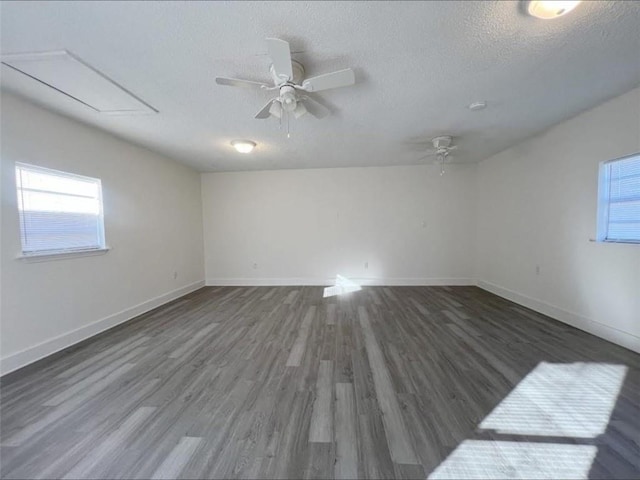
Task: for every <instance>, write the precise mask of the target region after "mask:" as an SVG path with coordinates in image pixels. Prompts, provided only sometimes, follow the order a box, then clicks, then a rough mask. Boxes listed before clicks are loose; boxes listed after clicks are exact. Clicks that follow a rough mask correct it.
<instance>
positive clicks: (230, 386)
mask: <svg viewBox="0 0 640 480" xmlns="http://www.w3.org/2000/svg"><path fill="white" fill-rule="evenodd" d="M0 398H1V402H2V403H1V406H2V410H1V419H0V420H1V424H0V427H1V431H0V439H1V443H0V461H1V462H0V474H1V476H2V478H29V479H31V478H423V479H424V478H434V479H436V478H451V479H452V478H516V477H518V478H640V453H639V452H640V355H638V354H635V353H633V352H630V351H628V350H625V349H623V348H621V347H618V346H615V345H613V344H610V343H608V342H606V341H604V340H601V339H598V338H596V337H594V336H591V335H589V334H587V333H584V332H582V331H579V330H576V329H574V328H572V327H569V326H567V325H564V324H562V323H559V322H556V321H554V320H551V319H549V318H547V317H544V316H543V315H540V314H537V313H535V312H533V311H530V310H527V309H525V308H523V307H520V306H518V305H516V304H513V303H511V302H508V301H506V300H504V299H501V298H499V297H496V296H494V295H492V294H490V293H487V292H485V291H483V290H480V289H478V288H475V287H364V288H363V289H362V290H361V291H358V292H353V293H349V294H345V295H340V296H333V297H328V298H323V288H322V287H207V288H203V289H201V290H198V291H197V292H194V293H192V294H190V295H188V296H186V297H183V298H181V299H179V300H176V301H174V302H172V303H170V304H167V305H165V306H163V307H160V308H158V309H156V310H153V311H151V312H149V313H147V314H145V315H142V316H140V317H139V318H137V319H136V320H134V321H131V322H128V323H126V324H124V325H121V326H119V327H116V328H114V329H112V330H110V331H108V332H105V333H103V334H101V335H99V336H97V337H95V338H93V339H90V340H89V341H86V342H83V343H82V344H80V345H78V346H76V347H73V348H71V349H68V350H67V351H66V352H62V353H61V354H56V355H54V356H52V357H50V358H48V359H45V360H44V361H41V362H38V363H37V364H35V365H32V366H30V367H27V368H26V369H23V370H22V371H19V372H16V373H14V374H10V375H8V376H5V377H4V378H3V379H2V388H1V396H0Z"/></svg>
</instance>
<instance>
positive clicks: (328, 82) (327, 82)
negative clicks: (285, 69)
mask: <svg viewBox="0 0 640 480" xmlns="http://www.w3.org/2000/svg"><path fill="white" fill-rule="evenodd" d="M354 83H356V76H355V74H354V73H353V70H351V69H350V68H345V69H344V70H338V71H337V72H331V73H325V74H323V75H318V76H317V77H311V78H307V79H306V80H305V81H304V82H302V86H301V89H302V90H305V91H307V92H321V91H322V90H329V89H330V88H340V87H348V86H349V85H353V84H354Z"/></svg>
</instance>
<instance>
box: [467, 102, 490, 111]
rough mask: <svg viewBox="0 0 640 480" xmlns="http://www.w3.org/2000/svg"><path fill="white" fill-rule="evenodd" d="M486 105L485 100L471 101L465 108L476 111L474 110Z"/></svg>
mask: <svg viewBox="0 0 640 480" xmlns="http://www.w3.org/2000/svg"><path fill="white" fill-rule="evenodd" d="M486 106H487V102H484V101H482V102H473V103H471V104H469V106H468V107H467V108H468V109H469V110H473V111H476V110H482V109H483V108H486Z"/></svg>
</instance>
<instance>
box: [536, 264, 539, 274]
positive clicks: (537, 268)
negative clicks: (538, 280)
mask: <svg viewBox="0 0 640 480" xmlns="http://www.w3.org/2000/svg"><path fill="white" fill-rule="evenodd" d="M536 275H540V265H536Z"/></svg>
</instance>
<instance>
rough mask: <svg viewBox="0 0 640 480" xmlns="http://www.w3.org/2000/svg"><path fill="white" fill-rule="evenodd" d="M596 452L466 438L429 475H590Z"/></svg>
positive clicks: (583, 447) (556, 445) (558, 445)
mask: <svg viewBox="0 0 640 480" xmlns="http://www.w3.org/2000/svg"><path fill="white" fill-rule="evenodd" d="M596 453H597V448H596V447H594V446H592V445H567V444H562V443H537V442H491V441H484V440H465V441H464V442H462V443H461V444H460V445H459V446H458V447H457V448H456V449H455V450H454V451H453V452H452V453H451V455H449V457H447V459H446V460H445V461H444V462H443V463H441V464H440V466H438V468H436V469H435V470H434V471H433V472H432V473H431V475H429V477H428V478H429V479H433V480H436V479H439V480H442V479H451V480H453V479H456V480H458V479H461V478H465V479H487V478H492V479H515V478H535V479H554V480H555V479H558V478H587V475H588V473H589V469H590V467H591V463H592V462H593V459H594V458H595V456H596Z"/></svg>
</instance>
